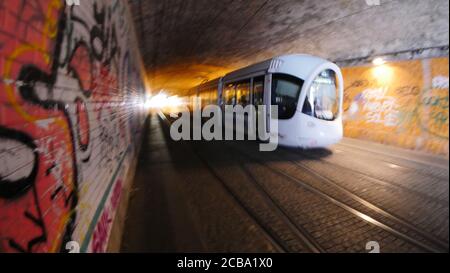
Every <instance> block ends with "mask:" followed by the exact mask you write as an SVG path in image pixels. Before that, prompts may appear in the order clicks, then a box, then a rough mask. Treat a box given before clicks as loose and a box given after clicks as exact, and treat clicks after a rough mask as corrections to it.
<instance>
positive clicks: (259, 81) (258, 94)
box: [253, 77, 264, 106]
mask: <svg viewBox="0 0 450 273" xmlns="http://www.w3.org/2000/svg"><path fill="white" fill-rule="evenodd" d="M262 104H264V77H258V78H254V79H253V105H255V106H258V105H262Z"/></svg>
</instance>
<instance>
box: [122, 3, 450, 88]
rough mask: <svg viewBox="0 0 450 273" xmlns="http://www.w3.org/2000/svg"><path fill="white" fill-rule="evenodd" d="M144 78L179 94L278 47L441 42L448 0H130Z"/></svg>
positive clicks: (380, 47) (367, 49) (317, 50)
mask: <svg viewBox="0 0 450 273" xmlns="http://www.w3.org/2000/svg"><path fill="white" fill-rule="evenodd" d="M129 2H130V6H131V11H132V14H133V17H134V20H135V24H136V31H137V35H138V39H139V42H140V47H141V51H142V55H143V58H144V63H145V66H146V69H147V73H148V76H149V81H150V82H149V84H150V86H151V88H152V90H154V91H158V90H160V89H165V90H167V91H170V92H172V93H180V92H183V91H184V90H186V89H188V88H190V87H192V86H194V85H196V84H199V83H201V82H202V81H205V80H210V79H213V78H215V77H217V76H221V75H223V74H225V73H226V72H228V71H231V70H233V69H236V68H240V67H242V66H245V65H248V64H252V63H255V62H258V61H261V60H264V59H267V58H271V57H273V56H275V55H280V54H285V53H308V54H313V55H317V56H322V57H324V58H327V59H330V60H345V59H352V58H358V57H362V56H370V55H373V54H375V55H376V54H383V53H389V52H398V51H403V50H411V49H421V48H427V47H435V46H448V40H449V36H448V26H449V21H448V20H449V2H448V0H427V1H423V0H381V1H380V2H381V5H368V4H367V3H368V2H369V3H370V2H376V1H372V0H369V1H367V0H321V1H318V0H284V1H277V0H254V1H250V0H214V1H213V0H129Z"/></svg>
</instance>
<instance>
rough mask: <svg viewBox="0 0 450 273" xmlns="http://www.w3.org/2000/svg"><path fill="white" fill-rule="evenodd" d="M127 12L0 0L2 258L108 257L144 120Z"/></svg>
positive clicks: (121, 4)
mask: <svg viewBox="0 0 450 273" xmlns="http://www.w3.org/2000/svg"><path fill="white" fill-rule="evenodd" d="M126 5H127V4H126V2H125V1H118V0H116V1H112V0H111V1H110V0H96V1H82V2H81V4H80V5H79V6H77V5H74V6H66V4H65V1H62V0H34V1H28V0H20V1H2V2H0V18H2V20H0V76H1V77H0V80H1V81H0V251H4V252H58V251H65V245H66V243H67V242H70V241H76V242H78V243H79V244H80V245H81V251H86V252H92V251H97V252H98V251H104V250H105V245H106V243H107V240H108V234H109V231H110V225H109V224H105V221H106V222H108V223H109V221H112V220H113V219H114V212H115V208H116V207H117V203H118V198H120V192H121V189H122V182H121V181H123V180H124V177H125V176H126V174H127V170H128V168H129V165H130V163H131V160H132V159H133V157H134V156H135V154H136V148H137V146H136V145H132V142H134V143H138V142H139V139H140V128H141V125H142V123H143V120H144V118H145V112H144V111H143V108H142V100H143V98H144V95H145V94H144V90H145V88H144V84H143V82H144V79H143V74H142V73H141V71H142V66H141V60H140V56H139V52H138V49H137V45H136V42H135V41H136V40H135V37H134V36H133V35H132V34H133V33H134V31H133V29H132V24H131V19H130V17H129V13H128V10H127V9H128V7H127V6H126ZM105 219H106V220H105ZM94 241H95V244H94V243H93V242H94Z"/></svg>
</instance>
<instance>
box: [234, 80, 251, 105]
mask: <svg viewBox="0 0 450 273" xmlns="http://www.w3.org/2000/svg"><path fill="white" fill-rule="evenodd" d="M236 98H237V103H238V104H240V105H242V106H243V107H245V106H247V105H248V104H249V103H250V81H245V82H240V83H238V84H237V85H236Z"/></svg>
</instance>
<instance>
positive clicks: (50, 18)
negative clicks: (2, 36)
mask: <svg viewBox="0 0 450 273" xmlns="http://www.w3.org/2000/svg"><path fill="white" fill-rule="evenodd" d="M62 7H63V4H62V1H60V0H53V1H52V2H51V3H49V5H48V7H47V10H46V13H45V22H44V28H43V35H42V41H41V42H40V43H36V44H34V43H29V44H22V45H20V46H18V47H17V48H16V49H15V50H14V51H13V52H12V53H11V54H10V55H9V57H8V58H7V59H6V61H5V64H4V78H5V79H11V78H12V66H13V64H14V63H15V62H16V60H17V59H18V58H19V57H21V56H23V55H24V54H26V53H31V52H37V53H39V54H41V55H42V57H43V60H44V62H45V63H46V64H47V65H49V64H50V62H51V54H49V53H48V51H49V48H48V47H49V45H48V41H49V40H52V39H54V38H55V37H56V35H57V34H58V20H59V18H57V17H56V18H55V15H57V14H59V13H60V9H61V8H62ZM5 91H6V97H7V99H8V101H9V102H10V103H11V106H12V107H13V109H14V110H15V111H16V112H17V113H18V114H19V115H20V116H21V117H22V118H23V119H24V120H25V121H27V122H30V123H34V122H36V121H37V120H40V119H45V118H46V117H45V116H44V117H42V116H36V115H32V114H30V113H28V112H27V111H26V110H25V109H23V108H22V106H21V105H20V103H19V102H18V101H17V98H16V96H15V84H12V83H7V84H5ZM54 124H55V125H57V126H59V127H60V128H61V129H62V130H63V132H65V134H64V135H65V136H66V139H65V142H66V149H67V151H72V141H71V140H70V131H69V130H70V128H69V127H68V124H67V122H66V121H65V120H64V118H56V119H55V120H54ZM72 183H73V178H72V177H71V176H69V178H68V185H72ZM74 213H75V210H74V209H73V210H71V211H69V212H67V213H65V214H64V215H63V216H62V217H61V218H60V221H59V224H58V229H57V230H58V233H57V237H56V239H55V240H54V241H53V243H52V247H51V249H50V251H51V252H55V251H56V250H57V248H58V246H59V244H60V239H61V234H63V233H64V229H65V226H66V224H67V223H68V221H69V219H70V217H72V215H73V214H74Z"/></svg>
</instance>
